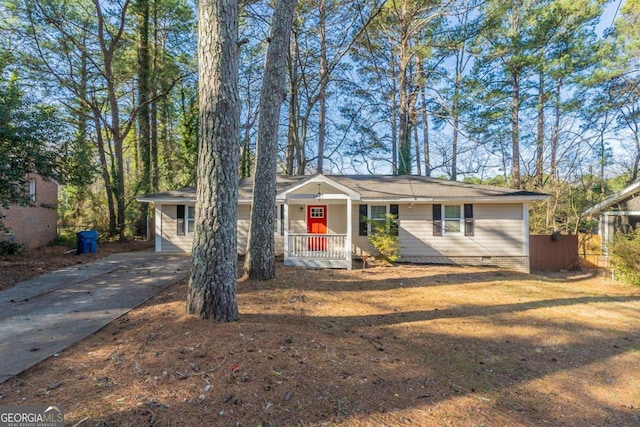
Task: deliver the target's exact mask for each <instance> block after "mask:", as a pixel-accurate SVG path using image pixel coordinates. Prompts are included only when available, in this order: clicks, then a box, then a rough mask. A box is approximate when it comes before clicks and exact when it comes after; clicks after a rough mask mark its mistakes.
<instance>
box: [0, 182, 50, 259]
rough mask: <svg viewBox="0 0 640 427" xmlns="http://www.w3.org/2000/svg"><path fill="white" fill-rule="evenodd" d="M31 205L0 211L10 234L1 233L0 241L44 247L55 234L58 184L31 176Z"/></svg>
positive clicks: (31, 246)
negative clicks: (33, 199) (32, 184)
mask: <svg viewBox="0 0 640 427" xmlns="http://www.w3.org/2000/svg"><path fill="white" fill-rule="evenodd" d="M32 179H33V181H34V182H35V201H34V202H33V203H32V204H33V206H11V207H10V208H9V209H0V213H2V214H3V215H5V217H4V218H3V219H2V221H3V222H4V226H5V227H7V228H9V232H8V233H5V232H1V231H0V239H2V240H13V241H15V242H18V243H21V244H23V245H25V246H27V247H30V248H36V247H39V246H43V245H46V244H47V243H49V242H51V241H52V240H53V239H55V238H56V235H57V226H56V224H57V206H58V184H56V183H55V182H51V181H45V180H43V179H42V178H41V177H40V176H39V175H33V177H32Z"/></svg>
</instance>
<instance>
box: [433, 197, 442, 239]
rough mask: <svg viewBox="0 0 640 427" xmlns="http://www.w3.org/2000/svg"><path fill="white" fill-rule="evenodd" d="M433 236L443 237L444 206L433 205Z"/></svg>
mask: <svg viewBox="0 0 640 427" xmlns="http://www.w3.org/2000/svg"><path fill="white" fill-rule="evenodd" d="M433 235H434V236H442V205H440V204H437V205H433Z"/></svg>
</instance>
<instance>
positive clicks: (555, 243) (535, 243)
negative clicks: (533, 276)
mask: <svg viewBox="0 0 640 427" xmlns="http://www.w3.org/2000/svg"><path fill="white" fill-rule="evenodd" d="M529 264H530V267H531V270H532V271H533V270H539V271H544V270H547V271H560V270H571V269H573V268H577V267H578V266H579V265H580V259H579V257H578V236H576V235H572V234H570V235H565V234H554V235H531V236H529Z"/></svg>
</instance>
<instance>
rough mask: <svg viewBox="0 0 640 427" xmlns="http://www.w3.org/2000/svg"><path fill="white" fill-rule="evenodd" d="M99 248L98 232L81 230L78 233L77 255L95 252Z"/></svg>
mask: <svg viewBox="0 0 640 427" xmlns="http://www.w3.org/2000/svg"><path fill="white" fill-rule="evenodd" d="M97 250H98V232H97V231H95V230H86V231H80V232H78V233H77V234H76V255H80V254H95V253H96V251H97Z"/></svg>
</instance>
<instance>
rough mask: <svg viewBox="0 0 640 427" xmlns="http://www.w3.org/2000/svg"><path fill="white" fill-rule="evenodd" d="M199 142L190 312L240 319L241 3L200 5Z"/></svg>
mask: <svg viewBox="0 0 640 427" xmlns="http://www.w3.org/2000/svg"><path fill="white" fill-rule="evenodd" d="M198 15H199V16H198V18H199V20H198V68H199V70H198V71H199V75H200V78H199V94H200V144H199V148H198V172H197V175H198V176H197V187H198V190H197V203H196V216H195V235H194V239H193V250H192V255H191V273H190V276H189V289H188V295H187V313H188V314H195V315H198V316H199V317H200V318H202V319H212V320H218V321H225V322H232V321H235V320H237V319H238V303H237V299H236V287H237V263H238V251H237V217H238V163H239V160H240V147H239V136H238V131H239V123H240V101H239V94H238V41H237V38H238V2H237V0H200V2H199V6H198Z"/></svg>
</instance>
